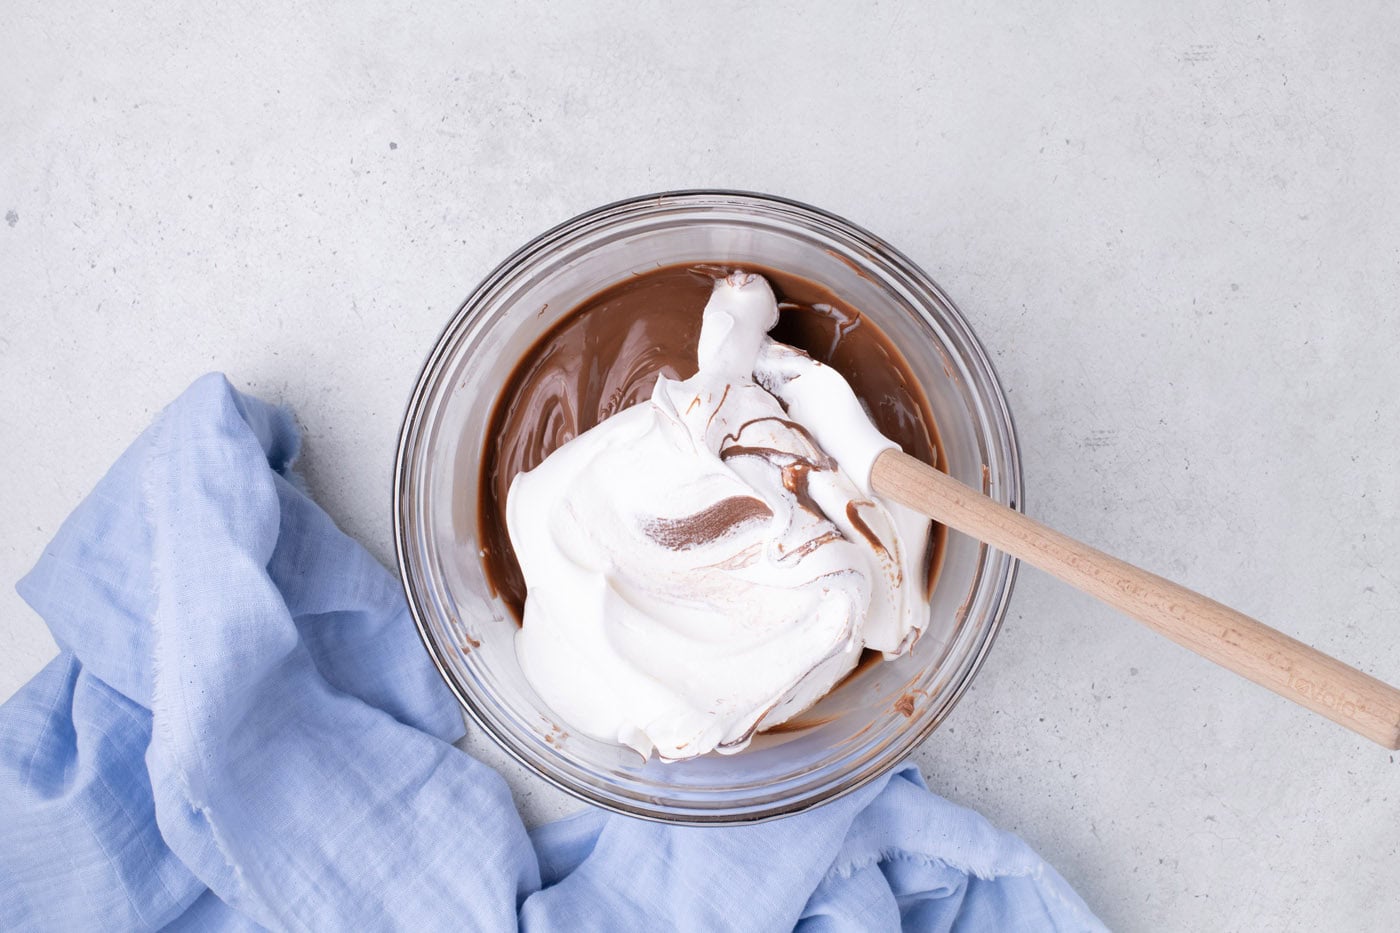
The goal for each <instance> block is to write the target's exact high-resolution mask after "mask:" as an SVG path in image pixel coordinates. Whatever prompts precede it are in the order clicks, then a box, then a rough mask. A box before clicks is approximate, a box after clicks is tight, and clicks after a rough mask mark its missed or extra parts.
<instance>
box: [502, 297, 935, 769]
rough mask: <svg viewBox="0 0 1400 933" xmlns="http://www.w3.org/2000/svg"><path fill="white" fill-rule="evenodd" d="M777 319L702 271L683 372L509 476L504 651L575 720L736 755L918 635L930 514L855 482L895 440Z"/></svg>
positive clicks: (766, 304)
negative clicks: (703, 294) (698, 319)
mask: <svg viewBox="0 0 1400 933" xmlns="http://www.w3.org/2000/svg"><path fill="white" fill-rule="evenodd" d="M777 320H778V308H777V303H776V301H775V299H774V295H773V291H772V289H771V288H770V287H769V285H768V282H767V281H766V280H765V279H764V278H763V277H762V276H759V275H756V274H752V273H743V272H739V273H733V274H731V275H729V276H727V277H725V278H722V279H719V280H717V281H716V283H715V287H714V291H713V293H712V294H711V297H710V300H709V303H708V304H707V305H706V307H705V310H704V318H703V323H702V326H701V331H700V341H699V348H698V354H697V356H698V359H697V364H698V372H697V373H696V374H695V375H694V376H692V377H691V378H689V379H685V380H680V381H676V380H672V379H667V378H665V377H662V378H659V379H658V380H657V383H656V388H655V390H654V391H653V393H652V396H651V399H650V400H648V401H646V402H643V403H641V404H638V405H635V406H633V407H631V408H629V409H626V410H624V411H622V412H619V413H618V414H616V415H613V416H612V417H611V418H608V419H607V420H606V421H603V422H602V423H600V424H598V425H597V426H596V427H594V428H593V429H591V430H589V431H586V432H585V433H583V434H581V435H579V436H578V437H576V438H574V439H573V440H571V441H569V442H568V443H566V444H564V445H563V446H561V447H560V448H559V449H557V450H555V451H554V452H553V453H551V454H550V455H549V456H548V457H547V458H546V459H545V460H544V462H543V463H541V464H540V465H539V466H538V467H536V468H535V469H533V470H530V471H529V472H526V473H521V474H519V475H518V476H516V478H515V479H514V481H513V482H512V484H511V487H510V492H509V494H508V496H507V501H506V524H507V529H508V531H509V534H510V539H511V543H512V545H513V547H514V549H515V553H516V557H517V559H518V560H519V562H520V568H521V571H522V573H523V574H524V578H525V583H526V588H527V595H526V600H525V611H524V619H523V622H522V626H521V629H520V632H519V634H518V635H517V643H516V653H517V655H518V656H519V659H520V664H521V667H522V669H523V671H524V674H525V676H526V678H527V679H528V680H529V682H530V684H531V685H532V686H533V687H534V689H535V690H536V691H537V692H538V693H539V695H540V697H541V698H542V699H543V700H544V701H545V702H546V703H547V704H548V705H549V706H550V707H551V708H553V709H554V710H555V712H557V713H558V714H559V716H560V717H561V718H563V719H564V720H565V721H566V722H567V723H568V724H569V725H570V726H572V727H573V728H574V729H577V730H578V731H580V732H582V733H585V734H588V735H591V736H594V737H596V738H599V739H603V740H607V741H612V742H618V743H622V744H625V745H629V746H631V747H632V748H634V749H636V750H637V751H638V752H640V753H641V754H642V755H643V756H649V755H650V754H651V753H652V752H653V751H654V752H655V753H656V754H657V755H658V756H659V757H661V758H663V759H667V760H675V759H680V758H690V757H694V756H696V755H701V754H704V753H706V752H709V751H713V750H719V751H721V752H733V751H737V750H739V749H741V748H743V747H744V746H745V745H747V744H748V742H749V740H750V738H751V737H752V736H753V734H754V733H755V732H756V731H758V730H760V729H763V728H767V727H770V726H774V725H777V724H779V723H781V722H783V721H785V720H787V719H788V718H790V717H792V716H794V715H796V714H797V713H799V712H801V711H802V710H804V709H806V708H807V707H809V706H811V705H812V704H813V703H815V702H816V701H817V700H818V699H820V698H821V697H822V696H823V695H824V694H826V693H827V692H828V691H829V690H830V689H831V688H832V687H833V686H834V685H835V684H836V683H837V682H838V681H839V680H840V679H841V678H842V677H843V676H844V675H845V674H846V673H848V672H849V671H850V670H851V669H852V667H854V666H855V664H856V662H857V660H858V659H859V657H860V654H861V651H862V650H863V649H864V648H867V647H868V648H873V649H877V650H879V651H882V652H885V653H886V654H887V655H895V654H899V653H901V652H903V651H905V650H907V649H908V647H909V646H910V645H911V644H912V643H913V641H914V639H916V638H917V637H918V635H919V633H920V632H921V631H922V629H923V626H924V624H925V622H926V620H927V602H926V596H925V593H924V586H923V584H924V580H923V574H924V571H923V568H924V559H925V549H926V547H927V546H928V538H929V534H928V532H929V523H928V521H927V519H924V518H923V517H921V516H919V515H917V514H916V513H914V512H911V511H909V510H907V509H904V508H903V507H901V506H898V505H896V504H894V503H886V502H882V501H881V500H880V499H879V497H877V496H875V495H873V494H872V493H871V490H870V488H869V477H870V469H871V465H872V464H873V463H874V460H875V458H876V457H877V456H878V455H879V454H880V452H881V451H883V450H885V449H887V448H890V447H895V446H896V445H895V444H894V443H893V442H891V441H889V440H888V439H886V438H885V437H884V436H883V435H881V434H880V433H879V432H878V431H877V430H876V429H875V428H874V426H873V425H872V424H871V422H870V419H869V417H868V416H867V415H866V413H865V411H864V410H863V409H862V408H861V406H860V403H859V402H858V401H857V400H856V397H855V395H854V393H853V392H852V391H851V389H850V387H849V386H848V385H847V384H846V382H845V380H844V379H842V377H841V376H840V374H838V373H837V372H836V371H835V370H833V369H831V368H830V367H828V366H824V365H822V364H821V363H818V362H816V361H815V360H813V359H811V358H810V357H808V356H807V355H806V354H805V353H802V352H801V351H800V350H796V349H794V348H792V347H789V346H786V345H784V344H781V343H777V342H775V341H773V340H772V339H771V338H769V337H768V336H767V331H768V330H769V329H770V328H772V327H773V325H774V324H776V323H777ZM817 437H821V438H822V439H823V441H824V443H822V444H819V443H818V441H817V439H816V438H817Z"/></svg>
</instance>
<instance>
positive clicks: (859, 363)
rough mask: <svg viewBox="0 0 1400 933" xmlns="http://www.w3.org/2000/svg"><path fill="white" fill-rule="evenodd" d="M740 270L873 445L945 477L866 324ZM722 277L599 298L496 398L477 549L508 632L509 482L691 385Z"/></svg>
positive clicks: (668, 278) (675, 272)
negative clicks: (613, 420) (659, 392)
mask: <svg viewBox="0 0 1400 933" xmlns="http://www.w3.org/2000/svg"><path fill="white" fill-rule="evenodd" d="M724 268H725V269H733V268H734V266H726V267H724ZM741 268H743V269H745V270H746V271H752V272H757V273H759V274H760V275H762V276H764V277H765V278H767V279H768V281H769V283H770V284H771V285H772V286H773V291H774V293H775V294H776V296H777V298H778V302H779V308H780V311H781V314H780V317H779V321H778V325H777V326H776V327H775V328H773V330H772V331H771V332H770V335H771V336H772V337H773V339H775V340H778V341H780V342H782V343H786V344H790V345H791V346H794V347H798V348H800V349H802V350H805V351H806V352H807V353H809V354H810V355H811V356H812V357H813V358H815V359H817V360H820V361H821V362H823V363H827V364H829V365H830V366H832V367H834V368H835V369H836V370H837V372H839V373H840V374H841V375H842V376H844V377H845V378H846V380H847V381H848V382H849V383H850V384H851V388H852V389H853V390H855V393H856V395H857V397H859V398H860V400H861V401H862V402H863V403H864V404H865V406H866V408H867V409H868V410H869V412H870V415H871V417H872V420H873V421H874V422H875V426H876V427H877V428H879V430H880V431H881V433H883V434H884V435H885V436H887V437H889V438H890V439H891V440H893V441H895V442H897V443H898V444H899V445H900V446H901V447H902V448H903V449H904V450H905V452H907V453H909V454H911V455H913V456H915V457H918V458H919V459H921V460H923V461H925V462H928V463H936V464H938V465H940V466H941V465H942V462H943V459H942V457H943V455H942V450H941V448H940V444H939V439H938V431H937V428H936V426H935V425H934V422H933V415H932V413H931V411H930V409H929V404H928V400H927V399H926V398H925V397H924V394H923V391H922V389H921V388H920V387H919V385H918V383H917V382H916V381H915V380H914V377H913V374H912V373H911V372H910V371H909V367H908V364H906V363H905V361H904V358H903V356H902V355H901V354H900V352H899V350H898V349H896V348H895V346H894V344H893V343H892V342H891V341H890V340H889V338H888V337H886V336H885V335H884V333H882V332H881V331H880V330H879V329H878V328H877V327H876V326H875V324H874V323H873V322H871V320H870V319H869V318H868V317H866V316H865V315H863V314H861V313H860V312H859V311H857V310H856V309H854V308H852V307H851V306H850V305H848V304H846V303H845V302H843V301H842V300H841V299H840V298H838V297H837V296H836V295H834V294H832V293H831V292H830V291H829V290H827V289H826V288H824V287H823V286H821V285H819V284H817V283H815V282H812V281H809V280H807V279H804V278H800V277H797V276H793V275H789V274H787V273H784V272H780V271H778V270H776V269H770V268H766V267H762V266H752V265H744V266H742V267H741ZM719 272H720V267H718V266H707V265H677V266H666V267H663V268H660V269H656V270H653V271H650V272H646V273H642V274H640V275H636V276H634V277H633V278H631V279H628V280H627V281H625V282H620V283H618V284H617V285H614V286H612V287H610V288H607V289H605V290H603V291H602V292H599V293H598V294H597V295H594V296H593V297H592V298H590V299H588V300H587V301H585V302H583V303H582V304H580V305H579V306H578V307H577V308H575V309H573V310H572V311H571V312H569V313H568V314H567V315H565V316H564V317H563V318H562V319H561V320H560V321H559V322H558V323H556V324H555V325H554V326H553V327H551V328H550V329H549V331H548V332H546V333H545V334H544V335H543V336H542V337H541V338H540V339H539V340H537V341H536V342H535V344H534V345H533V346H532V347H531V348H530V349H529V350H528V351H527V352H526V353H525V355H524V356H523V357H522V358H521V360H520V362H519V363H518V364H517V365H516V367H515V369H514V370H513V371H512V372H511V375H510V378H509V379H508V380H507V381H506V384H505V386H504V387H503V388H502V389H501V393H500V395H499V396H498V397H497V400H496V404H495V408H494V410H493V411H492V413H491V420H490V422H489V424H488V426H487V436H486V444H485V454H484V457H483V462H482V465H481V482H480V485H479V493H478V495H479V516H480V517H479V521H480V540H481V542H482V552H483V555H482V560H483V564H484V566H485V570H486V577H487V579H488V580H489V581H490V583H491V585H492V586H493V587H494V588H495V591H496V593H497V594H498V595H499V596H500V597H501V599H502V600H503V601H504V602H505V604H506V605H507V606H508V607H509V608H510V610H511V612H512V613H513V614H514V615H515V618H516V620H517V621H518V620H519V619H520V618H521V615H522V613H523V611H524V606H525V581H524V579H523V577H522V576H521V573H520V566H519V564H518V563H517V561H516V558H515V552H514V550H513V549H512V548H511V543H510V537H509V535H508V534H507V532H506V519H505V511H506V494H507V492H508V491H509V489H510V483H511V480H512V479H514V478H515V475H516V474H517V473H521V472H524V471H526V470H532V469H534V468H535V467H536V466H538V465H539V464H540V463H541V462H542V461H543V460H544V458H545V457H547V456H549V455H550V454H551V453H553V452H554V451H555V450H556V449H557V448H559V447H560V446H562V445H563V444H565V443H567V442H568V441H570V440H572V439H573V438H574V437H576V436H577V435H579V434H582V433H583V432H584V431H587V430H588V429H589V428H591V427H593V426H594V425H596V424H598V423H599V422H600V421H602V420H604V419H606V418H608V417H610V416H612V415H614V414H617V413H618V412H619V411H622V410H623V409H625V408H629V407H631V406H632V405H635V404H637V403H638V402H641V401H644V400H645V399H647V398H650V397H651V392H652V388H653V386H655V384H656V378H657V376H658V375H665V376H666V377H668V378H671V379H685V378H688V377H690V376H692V375H694V373H695V358H696V346H697V344H698V342H699V338H700V320H701V312H702V311H703V309H704V307H705V303H706V301H708V300H709V297H710V291H711V289H712V287H713V283H714V277H715V276H716V275H717V274H719ZM932 534H933V536H934V537H933V541H932V542H931V546H930V547H929V549H928V562H927V567H926V570H925V572H926V574H927V580H926V586H927V588H928V589H929V590H931V589H932V587H933V582H934V578H935V577H936V575H937V570H938V566H939V561H940V560H941V557H942V541H943V537H944V530H943V529H942V528H938V527H935V528H934V530H933V532H932Z"/></svg>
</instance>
